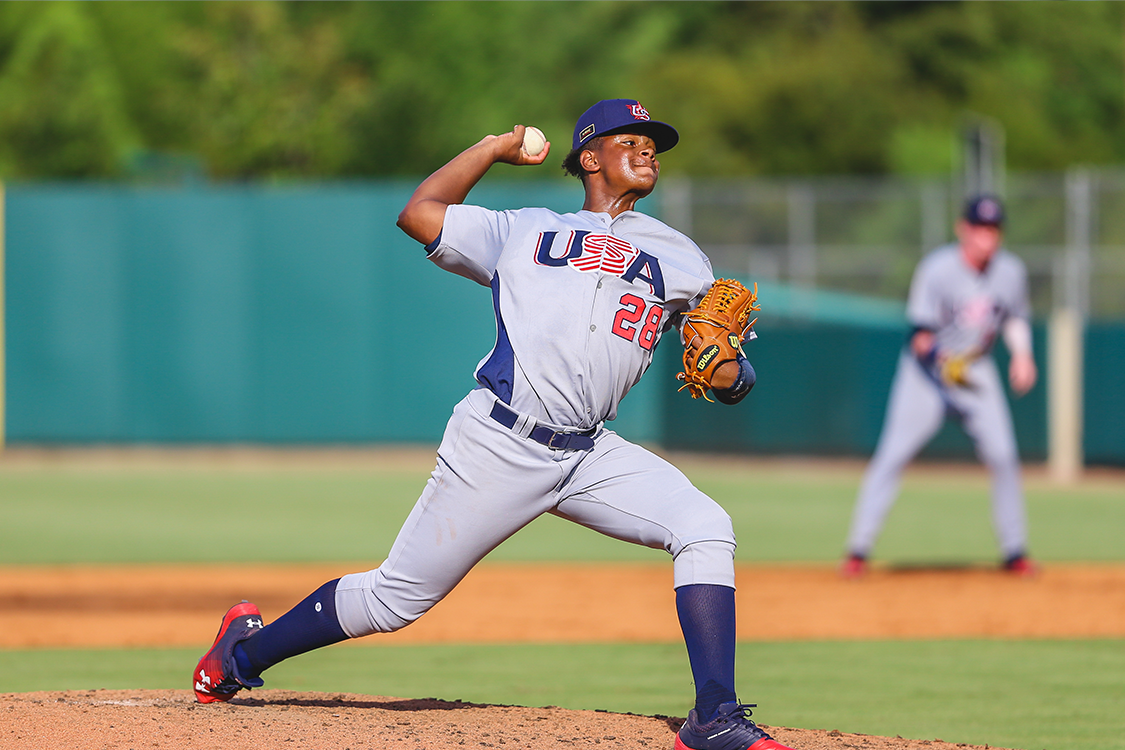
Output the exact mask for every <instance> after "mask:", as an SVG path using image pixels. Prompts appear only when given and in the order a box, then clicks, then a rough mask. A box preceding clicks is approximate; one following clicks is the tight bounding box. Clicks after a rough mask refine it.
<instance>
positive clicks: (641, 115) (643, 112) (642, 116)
mask: <svg viewBox="0 0 1125 750" xmlns="http://www.w3.org/2000/svg"><path fill="white" fill-rule="evenodd" d="M629 111H630V112H632V113H633V119H634V120H651V119H652V118H651V117H649V116H648V110H647V109H645V108H644V107H642V106H641V105H640V103H639V102H638V103H637V104H630V105H629Z"/></svg>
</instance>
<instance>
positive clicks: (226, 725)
mask: <svg viewBox="0 0 1125 750" xmlns="http://www.w3.org/2000/svg"><path fill="white" fill-rule="evenodd" d="M358 569H360V568H359V567H357V566H347V565H310V566H267V565H252V566H240V567H232V566H230V565H223V566H221V568H220V567H218V566H215V567H208V566H170V565H163V566H156V565H153V566H143V567H140V566H138V567H133V566H62V567H10V568H0V648H40V647H42V648H47V647H144V646H188V647H190V646H195V647H198V648H199V649H200V653H202V651H203V650H205V649H206V647H207V645H208V644H209V643H210V641H211V639H212V638H213V637H214V631H215V628H216V627H217V624H218V621H219V618H220V616H221V615H222V613H223V612H224V611H225V610H226V608H227V607H229V606H230V605H231V604H232V603H234V602H237V601H238V600H240V599H243V598H247V599H252V600H253V601H255V602H256V603H257V604H258V605H259V606H260V608H261V609H262V613H263V615H264V617H265V619H266V621H267V622H268V621H270V620H272V619H275V618H276V617H278V616H279V615H281V614H282V613H284V612H285V611H286V610H288V609H289V608H290V607H291V606H292V605H293V604H295V603H296V602H297V601H299V600H300V599H302V598H303V597H304V596H305V595H306V594H308V593H309V592H310V591H312V590H313V589H315V588H316V587H318V586H319V585H320V584H321V583H323V582H324V581H326V580H330V579H332V578H335V577H338V576H340V575H341V574H343V573H347V572H352V571H353V570H358ZM220 572H221V575H219V573H220ZM738 584H739V588H740V591H741V592H742V595H741V596H740V607H741V608H742V610H741V611H740V613H739V638H740V639H741V640H798V639H823V638H843V639H852V638H863V639H875V638H878V639H885V638H907V637H924V638H956V637H997V638H1001V637H1002V638H1031V637H1034V638H1067V637H1125V567H1122V566H1112V565H1105V566H1093V565H1088V566H1079V565H1051V566H1047V567H1046V569H1045V570H1044V571H1043V572H1042V574H1041V575H1039V576H1038V577H1036V578H1033V579H1020V578H1013V577H1010V576H1007V575H1005V574H1002V573H1000V572H998V571H996V570H994V569H988V568H962V569H946V570H940V569H931V570H921V569H912V570H894V569H888V568H879V567H876V568H875V569H874V570H873V571H872V573H871V575H869V576H867V577H866V578H864V579H861V580H855V581H845V580H842V579H840V578H839V576H838V575H837V574H836V571H835V569H834V568H832V567H830V566H811V565H800V566H798V565H794V566H756V565H755V566H740V567H739V569H738ZM755 601H756V602H757V604H756V605H755V606H758V607H760V604H761V603H762V602H768V603H769V607H770V617H769V618H758V617H755V616H754V613H753V611H752V609H751V606H752V605H753V604H754V602H755ZM673 604H674V600H673V594H672V590H671V572H670V566H665V565H648V564H643V565H624V564H614V565H612V566H605V565H564V564H534V565H500V564H484V565H482V566H479V567H478V568H477V569H476V570H474V571H473V572H472V573H470V575H469V576H468V578H466V580H465V581H464V582H463V583H462V584H461V585H460V586H459V587H458V588H457V590H455V591H454V592H453V594H451V595H450V596H449V597H448V598H447V599H446V600H445V601H444V602H442V603H441V604H439V605H438V606H437V607H436V608H435V609H434V610H433V611H432V612H430V613H429V614H428V615H426V617H423V618H422V619H421V620H419V621H418V622H417V623H415V624H414V625H412V626H410V627H409V628H406V629H405V630H403V631H400V632H399V633H394V634H390V635H383V636H372V637H370V638H366V639H360V640H358V641H354V642H350V644H349V646H348V647H356V648H363V647H378V644H384V643H438V642H446V643H487V642H494V643H513V642H528V641H538V642H558V643H566V642H571V643H574V642H678V641H679V640H680V637H681V636H680V633H679V629H678V624H677V620H676V616H675V611H674V606H673ZM758 611H760V609H759V610H758ZM826 613H830V614H829V615H827V616H826ZM126 622H128V623H129V626H128V627H124V624H125V623H126ZM351 644H355V645H351ZM190 666H191V665H185V670H189V669H190ZM185 679H186V678H185ZM240 696H245V697H238V698H236V699H235V700H233V701H232V702H231V703H230V704H212V705H206V706H204V705H200V704H197V703H195V702H194V700H193V699H192V696H191V694H190V692H189V691H188V690H186V689H185V690H170V691H167V690H166V691H138V690H132V691H119V690H118V691H110V690H95V691H67V692H54V693H20V694H6V695H0V747H4V748H9V747H10V748H21V749H22V748H36V749H37V750H64V749H65V750H81V749H85V748H107V749H109V748H114V749H116V748H120V749H121V750H125V749H126V748H128V749H129V750H140V748H168V749H171V748H218V747H223V748H227V747H231V746H256V747H265V748H276V747H292V748H338V749H342V748H349V749H351V750H367V749H368V748H373V749H374V748H410V749H411V750H430V749H431V748H434V749H436V748H453V747H511V748H572V747H585V746H594V745H598V746H604V747H612V748H671V747H672V743H673V741H674V737H673V734H674V732H675V730H676V728H678V727H679V725H680V724H681V723H682V721H683V718H682V717H678V718H677V717H662V716H657V717H646V716H634V715H623V714H613V713H607V712H597V711H572V710H565V709H560V708H555V707H546V708H523V707H515V706H493V705H478V704H468V703H461V702H448V701H441V700H435V699H424V700H416V699H408V698H395V697H381V696H365V695H346V694H335V693H333V694H324V693H293V692H288V691H282V690H255V691H253V692H252V693H242V694H240ZM769 731H770V732H771V734H773V735H774V736H775V738H777V739H778V740H779V741H781V742H785V743H788V744H790V745H792V746H793V747H795V748H797V749H798V750H822V749H831V750H842V749H844V748H849V749H850V750H922V749H923V748H925V750H952V748H974V747H977V746H970V745H957V744H952V743H946V742H942V741H940V740H906V739H901V738H885V737H872V736H866V735H857V734H846V733H841V732H838V731H820V730H815V731H814V730H803V729H788V728H783V727H772V728H770V730H769Z"/></svg>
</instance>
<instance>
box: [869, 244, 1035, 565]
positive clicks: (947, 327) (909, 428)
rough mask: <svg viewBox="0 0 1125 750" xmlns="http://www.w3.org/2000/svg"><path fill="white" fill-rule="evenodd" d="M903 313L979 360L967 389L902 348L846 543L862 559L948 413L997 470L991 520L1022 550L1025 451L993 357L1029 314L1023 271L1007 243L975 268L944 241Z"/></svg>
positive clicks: (1007, 546)
mask: <svg viewBox="0 0 1125 750" xmlns="http://www.w3.org/2000/svg"><path fill="white" fill-rule="evenodd" d="M907 315H908V317H909V319H910V322H911V323H912V324H913V325H914V326H916V327H919V328H926V329H928V330H931V331H933V332H934V336H935V342H936V346H937V348H938V351H944V352H948V353H958V354H968V355H969V356H973V357H976V359H974V360H973V361H972V363H971V364H970V366H969V372H968V380H969V383H970V386H968V387H955V386H948V385H945V384H944V383H942V382H941V381H940V379H939V378H938V376H937V374H936V372H935V371H934V369H933V367H932V366H927V365H925V364H923V363H922V362H920V361H919V360H918V358H917V357H915V356H914V354H913V352H911V351H910V348H909V346H908V347H906V348H905V349H904V350H903V352H902V353H901V354H900V356H899V361H898V367H897V369H896V371H895V377H894V381H893V383H892V385H891V393H890V397H889V399H888V403H887V414H886V418H885V421H884V424H883V431H882V433H881V435H880V437H879V443H878V446H877V447H876V450H875V455H874V456H873V457H872V459H871V463H870V464H869V465H868V467H867V471H866V473H865V474H864V478H863V482H862V484H861V486H860V489H859V495H858V498H857V500H856V507H855V512H854V514H853V517H852V526H851V531H850V533H849V537H848V549H849V551H850V552H852V553H854V554H859V555H863V556H866V555H867V554H868V553H869V552H870V550H871V548H872V547H873V546H874V545H875V541H876V539H877V538H878V535H879V532H880V531H881V529H882V527H883V524H884V522H885V520H886V516H887V513H888V512H889V511H890V509H891V507H892V506H893V504H894V501H895V498H896V495H897V493H898V489H899V484H900V481H901V477H902V472H903V470H904V469H905V467H906V465H907V464H908V463H909V462H910V461H911V460H912V459H913V458H914V457H915V456H916V455H917V453H918V452H919V451H920V450H921V449H922V448H923V447H924V446H925V445H926V443H928V442H929V441H930V440H931V439H932V438H933V436H934V435H935V434H936V433H937V431H938V430H939V429H940V428H941V426H942V423H943V422H944V421H945V419H946V417H947V416H954V417H956V418H957V419H958V420H959V421H960V423H961V426H962V427H963V428H964V430H965V432H966V433H967V434H968V435H969V437H970V438H972V440H973V443H974V445H975V446H976V450H977V455H978V456H980V458H981V460H982V461H983V462H984V463H985V464H986V465H987V466H988V468H989V470H990V472H991V475H992V516H993V526H994V528H995V531H996V535H997V540H998V543H999V546H1000V548H1001V551H1002V552H1003V554H1004V555H1005V556H1009V555H1013V554H1017V553H1022V552H1023V551H1024V550H1025V548H1026V543H1027V522H1026V517H1025V511H1024V501H1023V490H1022V487H1021V484H1020V470H1019V455H1018V451H1017V447H1016V439H1015V433H1014V431H1013V429H1012V419H1011V415H1010V412H1009V409H1008V402H1007V399H1006V397H1005V395H1004V389H1003V384H1002V381H1001V378H1000V374H999V373H998V372H997V369H996V364H995V362H994V361H993V359H992V358H991V357H989V356H987V355H988V353H989V352H991V350H992V347H993V344H994V343H995V341H996V338H997V335H998V333H999V332H1000V330H1001V328H1002V326H1003V324H1004V322H1005V321H1006V320H1007V319H1008V318H1009V317H1019V318H1024V319H1026V318H1027V317H1028V316H1029V315H1030V304H1029V301H1028V291H1027V271H1026V268H1025V267H1024V264H1023V262H1022V261H1021V260H1020V259H1019V258H1017V257H1016V256H1015V255H1012V254H1011V253H1008V252H1007V251H1005V250H1003V249H1001V250H998V251H997V252H996V254H995V255H994V256H993V257H992V260H991V262H990V263H989V265H988V266H987V267H986V268H985V270H984V271H983V272H977V271H976V270H974V269H972V268H970V267H969V266H968V264H966V263H965V261H964V260H963V259H962V257H961V251H960V248H959V247H958V246H957V245H955V244H954V245H947V246H944V247H941V248H938V249H937V250H934V251H933V252H931V253H930V254H929V255H927V256H926V257H925V258H924V259H923V260H922V261H921V263H919V264H918V268H917V269H916V270H915V273H914V278H913V280H912V282H911V286H910V298H909V301H908V303H907Z"/></svg>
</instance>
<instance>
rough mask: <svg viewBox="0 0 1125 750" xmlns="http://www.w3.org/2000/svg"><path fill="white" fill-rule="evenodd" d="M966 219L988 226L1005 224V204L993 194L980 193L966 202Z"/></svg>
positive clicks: (964, 215)
mask: <svg viewBox="0 0 1125 750" xmlns="http://www.w3.org/2000/svg"><path fill="white" fill-rule="evenodd" d="M962 216H963V218H964V219H965V221H967V222H969V223H970V224H977V225H979V226H988V227H1002V226H1004V204H1002V203H1001V202H1000V199H999V198H997V197H996V196H993V195H978V196H976V197H975V198H972V199H970V200H969V202H968V203H966V204H965V213H964V214H962Z"/></svg>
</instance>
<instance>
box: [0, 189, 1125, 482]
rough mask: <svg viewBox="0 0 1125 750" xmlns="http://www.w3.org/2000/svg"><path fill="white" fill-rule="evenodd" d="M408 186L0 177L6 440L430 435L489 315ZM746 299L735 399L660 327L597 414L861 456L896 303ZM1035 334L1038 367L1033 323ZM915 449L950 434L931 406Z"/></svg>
mask: <svg viewBox="0 0 1125 750" xmlns="http://www.w3.org/2000/svg"><path fill="white" fill-rule="evenodd" d="M413 187H414V185H413V184H406V183H400V184H382V183H380V184H370V183H362V184H330V185H319V186H310V185H302V186H297V187H261V186H253V187H212V186H200V187H197V188H182V189H166V190H153V189H136V188H127V187H119V186H97V185H94V186H90V185H83V186H74V185H36V186H20V185H14V186H8V188H7V191H6V193H7V199H6V237H5V239H6V256H5V266H6V267H5V278H6V311H5V312H6V315H5V324H6V342H7V351H6V364H7V373H6V375H7V377H6V386H7V387H6V425H5V427H6V436H7V439H8V441H10V442H12V443H41V444H74V443H79V444H83V443H204V442H205V443H283V444H297V443H301V444H307V443H389V442H423V443H433V442H436V441H437V440H438V439H439V438H440V435H441V431H442V428H443V426H444V424H445V420H446V418H447V416H448V414H449V412H450V410H451V409H452V407H453V405H454V404H455V403H456V402H457V401H458V400H459V399H460V398H461V397H462V396H463V395H464V394H465V392H466V391H467V390H468V389H469V388H471V387H472V386H473V381H472V371H473V369H474V367H475V365H476V364H477V362H478V361H479V360H480V359H481V358H482V357H483V356H484V355H485V354H487V352H488V351H489V349H490V347H491V345H492V341H493V338H494V336H495V322H494V319H493V313H492V303H491V294H490V292H489V290H488V289H487V288H485V287H481V286H478V285H476V284H474V283H472V282H470V281H468V280H466V279H463V278H460V277H457V276H453V275H452V274H449V273H445V272H443V271H441V270H440V269H438V268H437V267H436V266H434V265H433V264H431V263H429V262H428V261H427V260H425V257H424V254H423V252H422V249H421V247H419V246H418V244H417V243H415V242H413V241H411V240H410V239H409V238H407V237H406V236H405V235H403V234H402V233H401V232H400V231H399V230H398V229H397V228H396V227H395V219H396V217H397V214H398V211H399V210H400V209H401V207H402V206H403V205H404V203H405V202H406V200H407V198H408V197H409V195H410V192H411V190H412V189H413ZM473 200H474V201H475V202H478V203H480V204H482V205H486V206H489V207H491V208H511V207H518V206H521V205H545V206H548V207H550V208H554V209H555V210H559V211H570V210H574V209H575V208H576V207H577V206H579V205H580V203H581V192H580V191H579V189H578V188H577V186H576V185H570V184H561V183H560V184H558V185H554V184H548V185H541V184H533V183H511V184H503V183H488V182H485V183H482V185H480V186H478V188H477V189H476V190H474V193H473ZM642 209H643V210H654V207H647V208H646V207H645V206H644V204H642ZM762 302H763V306H764V307H765V309H764V310H763V315H762V319H761V321H760V322H759V323H758V326H757V328H758V330H759V332H760V334H761V338H759V339H758V340H757V341H755V342H753V343H752V344H751V345H750V346H749V351H748V353H749V354H750V356H751V359H752V361H753V362H754V364H755V366H756V367H757V369H758V372H759V382H758V385H757V387H756V388H755V390H754V392H753V393H752V394H751V397H750V398H749V400H748V401H747V402H744V403H743V404H742V405H740V406H739V407H737V408H728V407H723V406H721V405H714V404H709V403H704V402H702V401H692V400H691V399H690V398H688V397H687V396H686V394H684V393H679V394H677V393H676V392H675V389H676V387H677V385H678V383H676V381H675V380H674V374H675V372H676V371H677V370H678V366H679V361H678V356H679V351H678V350H679V347H678V344H676V343H675V339H674V338H668V339H666V341H665V343H664V344H663V345H662V346H660V347H659V349H658V351H657V357H656V361H655V363H654V365H653V368H652V370H651V371H650V372H649V374H648V376H647V377H646V378H645V379H644V380H643V381H642V382H641V384H640V385H639V386H638V387H637V388H636V389H634V390H633V391H632V392H631V393H630V394H629V397H628V398H627V399H626V400H625V402H624V403H623V405H622V410H621V414H620V416H619V418H618V420H617V421H616V422H615V423H613V424H612V425H611V426H612V427H613V428H614V429H616V430H618V431H619V432H621V433H622V434H623V435H626V436H627V437H629V438H631V439H634V440H638V441H641V442H648V443H654V444H662V445H665V446H667V447H670V448H685V449H701V450H728V451H752V452H760V453H817V454H844V455H865V454H867V453H869V452H870V450H871V449H872V448H873V446H874V443H875V440H876V439H877V437H878V432H879V428H880V424H881V420H882V414H883V408H884V405H885V400H886V393H887V388H888V386H889V383H890V378H891V375H892V374H893V369H894V360H895V356H896V355H897V351H898V348H899V346H900V345H901V342H902V340H903V336H904V335H905V329H904V328H903V327H902V325H901V323H900V322H898V321H899V320H900V317H899V316H898V310H900V308H901V305H895V304H893V303H885V302H879V301H870V300H866V301H865V300H862V299H857V298H847V297H846V296H841V295H833V294H831V293H820V294H818V295H815V297H814V298H813V299H812V300H811V301H810V299H809V298H807V297H806V296H801V295H795V294H793V293H792V290H787V289H785V288H784V287H770V286H768V285H763V288H762ZM798 308H799V309H800V310H801V311H802V314H803V315H806V316H807V317H805V318H800V317H798V316H797V315H796V313H795V312H794V311H795V310H797V309H798ZM841 311H844V314H843V315H841ZM802 321H804V322H802ZM849 321H850V322H849ZM1036 340H1037V345H1038V346H1037V348H1038V353H1039V356H1040V360H1041V362H1040V365H1041V367H1042V361H1043V359H1044V358H1043V353H1044V352H1045V348H1044V342H1043V336H1042V331H1041V330H1040V328H1039V327H1037V328H1036ZM1123 352H1125V326H1123V325H1120V324H1105V325H1095V326H1091V328H1090V330H1089V332H1088V335H1087V363H1086V364H1087V367H1086V378H1087V380H1086V384H1087V385H1086V387H1087V391H1086V393H1087V401H1086V403H1087V410H1086V427H1087V438H1086V454H1087V456H1088V457H1089V458H1090V459H1091V460H1094V461H1097V462H1101V463H1125V437H1123V435H1125V432H1123V431H1122V430H1121V428H1120V425H1121V424H1122V423H1123V422H1125V403H1123V400H1125V396H1123V389H1122V388H1121V386H1120V375H1119V373H1120V372H1121V371H1122V367H1123V366H1125V362H1123V361H1122V360H1123V357H1125V354H1123ZM1001 356H1003V353H1002V352H1001ZM1045 392H1046V388H1045V387H1044V385H1043V384H1040V385H1039V386H1037V387H1036V389H1035V390H1034V391H1033V392H1032V393H1031V394H1029V395H1028V396H1026V397H1025V398H1023V399H1019V400H1017V401H1015V402H1014V407H1013V413H1014V417H1015V420H1016V425H1017V430H1018V432H1019V439H1020V444H1021V449H1022V450H1023V452H1024V455H1025V456H1026V457H1028V458H1032V459H1039V458H1042V457H1043V456H1044V455H1045V452H1046V437H1045V436H1046V426H1045V424H1046V417H1045V412H1046V409H1045V395H1044V394H1045ZM1095 394H1096V396H1097V397H1096V398H1094V397H1093V396H1094V395H1095ZM927 453H928V454H929V455H935V456H950V457H964V456H970V455H971V447H970V446H969V445H968V443H967V441H966V440H965V439H964V437H963V436H961V435H960V433H959V432H958V431H957V429H956V428H955V427H954V426H952V425H950V426H949V427H948V428H947V429H946V430H945V431H943V432H942V433H941V434H940V435H939V436H938V438H937V439H936V440H935V441H934V443H933V444H932V445H931V446H930V447H929V448H928V449H927Z"/></svg>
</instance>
